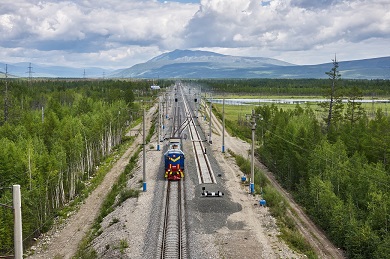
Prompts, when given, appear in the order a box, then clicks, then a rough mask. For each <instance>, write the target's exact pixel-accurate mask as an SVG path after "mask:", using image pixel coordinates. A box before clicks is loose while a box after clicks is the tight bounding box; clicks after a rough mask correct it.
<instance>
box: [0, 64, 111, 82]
mask: <svg viewBox="0 0 390 259" xmlns="http://www.w3.org/2000/svg"><path fill="white" fill-rule="evenodd" d="M5 66H6V64H5V63H1V62H0V78H2V77H5V74H4V73H5ZM7 67H8V73H9V75H8V77H29V71H30V68H29V67H31V76H32V77H49V78H62V77H64V78H83V77H84V71H85V77H88V78H101V77H102V76H103V73H105V74H109V73H111V72H112V71H113V70H105V69H102V68H98V67H87V68H85V69H84V68H74V67H66V66H48V65H40V64H35V63H31V64H30V63H28V62H20V63H13V64H9V63H8V64H7Z"/></svg>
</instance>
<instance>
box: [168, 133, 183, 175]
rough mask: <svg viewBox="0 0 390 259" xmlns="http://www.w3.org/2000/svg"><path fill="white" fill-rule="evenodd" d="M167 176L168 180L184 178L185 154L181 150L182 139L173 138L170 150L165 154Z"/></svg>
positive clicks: (170, 142)
mask: <svg viewBox="0 0 390 259" xmlns="http://www.w3.org/2000/svg"><path fill="white" fill-rule="evenodd" d="M164 160H165V178H166V179H168V180H176V181H177V180H180V179H182V178H184V160H185V155H184V152H183V151H182V150H181V140H180V139H174V138H171V139H170V141H169V147H168V151H167V152H165V154H164Z"/></svg>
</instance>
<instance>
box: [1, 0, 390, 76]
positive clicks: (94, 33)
mask: <svg viewBox="0 0 390 259" xmlns="http://www.w3.org/2000/svg"><path fill="white" fill-rule="evenodd" d="M389 10H390V1H388V0H318V1H312V0H197V1H195V0H192V1H191V0H176V1H169V0H166V1H162V0H83V1H80V0H67V1H62V0H46V1H41V0H2V4H1V5H0V62H3V63H16V62H31V63H33V64H34V63H39V64H47V65H65V66H72V67H80V68H83V67H89V66H99V67H103V68H107V69H108V68H110V69H114V68H125V67H130V66H132V65H134V64H137V63H141V62H146V61H147V60H149V59H151V58H153V57H155V56H157V55H160V54H162V53H164V52H168V51H172V50H174V49H191V50H207V51H214V52H217V53H221V54H227V55H236V56H249V57H269V58H276V59H280V60H283V61H287V62H290V63H294V64H320V63H327V62H331V60H332V58H333V57H334V55H335V54H337V57H338V59H339V60H340V61H345V60H356V59H365V58H374V57H383V56H390V48H389V47H388V46H390V11H389ZM0 71H3V69H2V68H0Z"/></svg>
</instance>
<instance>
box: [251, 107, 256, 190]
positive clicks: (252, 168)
mask: <svg viewBox="0 0 390 259" xmlns="http://www.w3.org/2000/svg"><path fill="white" fill-rule="evenodd" d="M255 129H256V118H255V110H252V150H251V182H250V192H251V193H252V194H254V193H255V166H254V160H255Z"/></svg>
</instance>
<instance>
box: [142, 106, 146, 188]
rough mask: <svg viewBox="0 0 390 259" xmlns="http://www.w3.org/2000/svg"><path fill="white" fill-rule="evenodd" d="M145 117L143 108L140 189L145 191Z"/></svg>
mask: <svg viewBox="0 0 390 259" xmlns="http://www.w3.org/2000/svg"><path fill="white" fill-rule="evenodd" d="M145 117H146V112H145V108H144V115H143V120H142V125H143V127H142V133H143V134H142V138H143V140H142V143H143V149H142V151H143V157H144V159H143V173H142V178H143V184H142V190H143V191H144V192H146V136H145Z"/></svg>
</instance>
